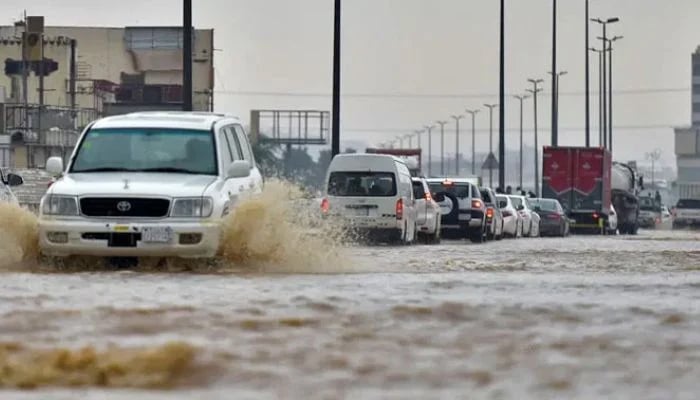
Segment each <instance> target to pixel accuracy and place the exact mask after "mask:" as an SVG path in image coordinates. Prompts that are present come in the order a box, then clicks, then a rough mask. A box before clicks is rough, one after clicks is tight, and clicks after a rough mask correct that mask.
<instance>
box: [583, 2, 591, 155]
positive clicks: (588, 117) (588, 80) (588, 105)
mask: <svg viewBox="0 0 700 400" xmlns="http://www.w3.org/2000/svg"><path fill="white" fill-rule="evenodd" d="M589 10H590V8H589V0H586V21H585V22H586V41H585V42H586V44H585V46H584V48H585V50H586V61H585V62H586V147H591V71H590V63H591V61H590V59H589V58H588V56H589V54H590V53H589V52H588V47H590V44H589V39H590V33H589V32H588V30H589V25H590V17H589Z"/></svg>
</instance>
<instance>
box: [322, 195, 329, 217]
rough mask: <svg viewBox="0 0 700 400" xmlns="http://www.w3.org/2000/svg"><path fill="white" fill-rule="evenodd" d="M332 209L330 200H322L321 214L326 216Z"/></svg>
mask: <svg viewBox="0 0 700 400" xmlns="http://www.w3.org/2000/svg"><path fill="white" fill-rule="evenodd" d="M330 209H331V203H330V202H329V201H328V199H323V200H321V212H322V213H324V214H328V211H330Z"/></svg>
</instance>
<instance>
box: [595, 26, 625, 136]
mask: <svg viewBox="0 0 700 400" xmlns="http://www.w3.org/2000/svg"><path fill="white" fill-rule="evenodd" d="M591 21H593V22H597V23H598V24H600V25H602V26H603V37H602V38H601V37H599V38H598V39H601V40H602V41H603V92H602V95H603V144H604V147H605V148H608V116H607V111H608V110H607V97H608V96H607V93H606V90H607V86H608V85H607V84H606V82H607V76H606V72H605V67H606V66H607V59H606V58H607V55H606V53H607V51H608V46H607V41H608V31H607V28H608V24H614V23H616V22H618V21H620V19H619V18H608V19H607V20H605V21H603V20H601V19H600V18H595V19H591Z"/></svg>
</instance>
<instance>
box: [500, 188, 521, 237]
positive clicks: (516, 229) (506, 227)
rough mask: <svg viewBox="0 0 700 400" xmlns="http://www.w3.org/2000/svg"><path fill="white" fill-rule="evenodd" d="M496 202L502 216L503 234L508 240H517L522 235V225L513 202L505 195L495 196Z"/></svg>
mask: <svg viewBox="0 0 700 400" xmlns="http://www.w3.org/2000/svg"><path fill="white" fill-rule="evenodd" d="M496 200H498V208H500V209H501V215H503V234H504V235H505V236H507V237H510V238H519V237H520V236H522V234H523V224H522V219H521V217H520V214H519V213H518V210H516V209H515V206H513V201H512V200H511V199H510V197H508V196H506V195H497V196H496Z"/></svg>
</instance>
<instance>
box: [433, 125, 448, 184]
mask: <svg viewBox="0 0 700 400" xmlns="http://www.w3.org/2000/svg"><path fill="white" fill-rule="evenodd" d="M435 123H436V124H438V125H440V175H441V176H445V125H447V121H435Z"/></svg>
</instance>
